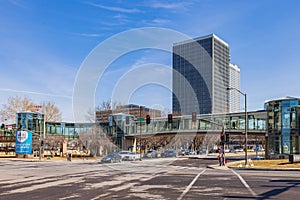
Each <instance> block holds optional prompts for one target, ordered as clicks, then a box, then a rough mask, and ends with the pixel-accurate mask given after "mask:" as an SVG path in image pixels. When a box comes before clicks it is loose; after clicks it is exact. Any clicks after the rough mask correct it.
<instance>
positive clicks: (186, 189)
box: [177, 169, 206, 200]
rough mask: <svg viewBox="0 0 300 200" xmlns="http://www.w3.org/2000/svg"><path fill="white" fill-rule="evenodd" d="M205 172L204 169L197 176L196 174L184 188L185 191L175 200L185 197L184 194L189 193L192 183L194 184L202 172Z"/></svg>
mask: <svg viewBox="0 0 300 200" xmlns="http://www.w3.org/2000/svg"><path fill="white" fill-rule="evenodd" d="M205 171H206V169H204V170H203V171H202V172H200V173H199V174H197V176H196V177H195V178H194V179H193V180H192V182H191V183H190V184H189V185H188V186H187V187H186V188H185V190H184V191H183V193H182V194H181V195H180V196H179V197H178V198H177V200H181V199H182V198H183V197H184V195H186V193H188V192H189V191H190V189H191V188H192V186H193V185H194V183H195V182H196V180H197V179H198V178H199V176H201V175H202V174H204V172H205Z"/></svg>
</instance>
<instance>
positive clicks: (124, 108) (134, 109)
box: [96, 104, 162, 123]
mask: <svg viewBox="0 0 300 200" xmlns="http://www.w3.org/2000/svg"><path fill="white" fill-rule="evenodd" d="M114 113H124V114H127V115H132V116H134V118H135V119H136V118H139V117H140V113H141V117H143V118H145V117H146V115H150V116H151V118H157V117H161V116H162V112H161V110H157V109H152V108H147V107H145V106H142V107H141V110H140V106H139V105H135V104H127V105H118V106H116V108H115V109H114V110H98V111H96V122H106V123H107V122H109V116H110V115H112V114H114Z"/></svg>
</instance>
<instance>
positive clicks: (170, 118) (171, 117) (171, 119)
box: [168, 114, 173, 124]
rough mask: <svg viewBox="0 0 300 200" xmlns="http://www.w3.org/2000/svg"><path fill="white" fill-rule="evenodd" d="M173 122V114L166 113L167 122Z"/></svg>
mask: <svg viewBox="0 0 300 200" xmlns="http://www.w3.org/2000/svg"><path fill="white" fill-rule="evenodd" d="M172 122H173V115H172V114H168V123H169V124H172Z"/></svg>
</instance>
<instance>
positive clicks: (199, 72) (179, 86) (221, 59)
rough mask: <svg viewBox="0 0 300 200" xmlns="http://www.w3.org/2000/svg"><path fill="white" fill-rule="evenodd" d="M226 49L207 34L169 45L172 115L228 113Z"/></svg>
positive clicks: (227, 59)
mask: <svg viewBox="0 0 300 200" xmlns="http://www.w3.org/2000/svg"><path fill="white" fill-rule="evenodd" d="M229 62H230V55H229V46H228V44H227V43H225V42H224V41H223V40H221V39H220V38H218V37H217V36H216V35H214V34H211V35H208V36H204V37H199V38H195V39H191V40H187V41H183V42H179V43H175V44H174V45H173V88H172V89H173V98H172V100H173V102H172V109H173V113H179V114H181V115H189V114H191V113H192V112H196V113H197V114H209V113H225V112H228V111H229V92H228V91H227V90H226V88H227V87H229V78H230V76H229Z"/></svg>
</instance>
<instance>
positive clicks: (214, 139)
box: [202, 133, 220, 153]
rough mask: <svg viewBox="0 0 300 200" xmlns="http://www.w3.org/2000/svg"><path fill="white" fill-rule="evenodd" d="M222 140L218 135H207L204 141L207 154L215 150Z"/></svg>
mask: <svg viewBox="0 0 300 200" xmlns="http://www.w3.org/2000/svg"><path fill="white" fill-rule="evenodd" d="M219 141H220V138H219V135H218V134H210V133H207V134H206V135H205V137H204V139H203V143H202V145H203V146H204V147H205V149H206V151H207V152H206V153H208V151H209V149H211V148H213V147H214V146H215V145H216V143H219Z"/></svg>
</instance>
